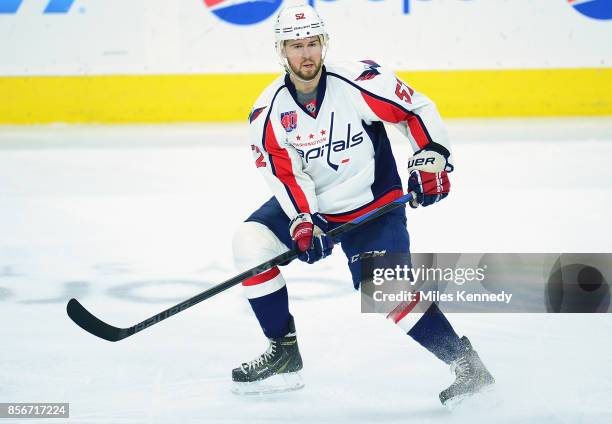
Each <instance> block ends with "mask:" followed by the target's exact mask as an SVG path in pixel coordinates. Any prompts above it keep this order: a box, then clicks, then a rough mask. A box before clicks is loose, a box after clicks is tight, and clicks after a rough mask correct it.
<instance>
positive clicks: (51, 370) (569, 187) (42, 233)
mask: <svg viewBox="0 0 612 424" xmlns="http://www.w3.org/2000/svg"><path fill="white" fill-rule="evenodd" d="M449 129H450V132H451V136H452V139H453V142H454V149H455V163H456V172H455V173H454V174H453V175H452V180H451V181H452V184H453V189H452V193H451V196H450V197H449V198H448V199H447V200H445V201H444V202H442V203H440V204H439V205H436V206H435V207H432V208H427V209H419V210H416V211H412V210H411V211H409V224H408V225H409V230H410V234H411V242H412V247H413V250H415V251H422V252H427V251H433V252H459V251H461V252H563V251H565V252H611V251H612V241H611V240H610V235H611V234H612V231H611V225H610V222H609V219H610V216H611V215H612V171H611V170H610V167H609V162H610V159H609V158H610V157H611V156H612V119H609V118H602V119H558V120H557V119H537V120H495V121H474V120H466V121H450V123H449ZM391 134H392V136H393V148H394V151H395V152H396V157H397V158H401V159H399V160H398V162H399V164H400V165H401V164H402V161H403V160H404V159H403V158H406V157H407V156H408V154H409V149H408V145H407V143H405V142H403V141H402V140H401V139H400V138H399V136H398V135H397V134H396V133H394V132H393V133H391ZM249 144H250V143H249V142H248V141H247V136H246V127H245V126H242V125H236V126H224V125H220V126H199V125H182V126H153V127H146V126H145V127H139V126H134V127H130V126H126V127H103V126H99V127H98V126H82V127H80V126H44V127H30V128H21V127H1V128H0V341H1V342H0V343H1V345H0V402H14V401H20V402H29V401H31V402H34V401H39V402H70V404H71V408H70V412H71V418H70V419H69V420H67V422H72V423H79V424H80V423H174V422H186V423H191V422H193V423H195V422H198V423H201V422H210V423H243V422H249V423H269V422H296V423H356V422H359V423H372V422H377V423H400V422H401V423H406V422H415V423H442V422H444V423H467V422H469V423H475V422H492V421H493V422H497V423H572V424H575V423H589V424H593V423H609V422H612V407H610V404H611V402H610V398H611V396H612V355H611V354H610V352H611V350H612V342H611V341H610V340H611V338H610V334H612V315H552V314H537V315H536V314H533V315H528V314H511V315H510V314H509V315H501V314H498V315H494V314H487V315H476V314H466V315H452V316H451V317H450V319H451V321H452V323H453V324H454V326H455V328H456V329H457V331H458V332H459V333H460V334H466V335H468V336H469V337H470V339H471V340H472V342H473V344H474V346H475V348H476V349H477V350H478V352H479V353H480V355H481V356H482V358H483V359H484V361H485V362H486V363H487V365H488V366H489V367H490V369H491V371H492V373H493V374H494V375H495V377H496V379H497V381H498V385H497V392H496V396H497V397H496V399H497V400H498V401H499V404H498V405H497V406H495V407H493V406H487V405H485V406H483V405H480V406H479V407H467V408H460V409H458V410H455V411H454V412H452V413H450V412H448V411H447V410H445V409H444V408H443V407H441V406H440V404H439V401H438V399H437V395H438V392H439V391H440V390H442V389H443V388H445V387H446V386H447V385H448V384H450V382H451V381H452V376H451V375H450V374H449V371H448V368H447V367H446V366H444V365H443V364H442V363H440V362H439V361H438V360H437V359H435V358H434V357H433V356H432V355H430V354H429V353H428V352H426V351H425V350H424V349H422V348H421V347H420V346H418V345H416V344H415V343H414V342H413V341H412V340H411V339H409V338H408V337H407V336H405V335H403V334H402V333H401V332H400V331H399V330H398V329H397V328H395V326H393V325H391V324H390V322H389V321H387V320H385V319H384V317H381V316H374V315H363V314H360V313H359V307H360V305H359V296H358V294H356V293H355V292H354V291H353V289H352V285H351V283H350V279H349V274H348V270H347V269H346V266H345V259H344V257H343V255H342V253H341V252H340V249H338V251H337V252H336V253H335V254H334V255H333V256H332V257H331V258H330V259H329V260H326V261H324V262H322V263H320V264H317V265H315V266H307V265H303V264H299V263H294V264H291V265H290V266H288V267H285V269H284V273H285V275H286V277H287V279H288V288H289V293H290V296H291V308H292V312H293V314H294V316H295V317H296V325H297V328H298V334H299V341H300V347H301V351H302V356H303V358H304V363H305V368H304V370H303V372H302V375H303V377H304V380H305V382H306V387H305V388H304V389H303V390H301V391H299V392H294V393H286V394H282V395H271V396H264V397H247V398H243V397H237V396H235V395H232V394H231V393H230V386H231V384H230V383H231V382H230V371H231V369H232V368H233V367H235V366H237V365H238V364H239V363H240V362H241V361H245V360H250V359H252V358H254V357H255V356H257V355H258V354H260V353H261V352H263V351H264V350H265V348H266V347H267V342H266V340H265V339H264V338H263V336H262V334H261V332H260V329H259V327H258V325H257V322H256V320H255V318H254V317H253V316H252V313H251V311H250V309H249V307H248V304H247V302H246V301H245V300H244V299H243V297H242V292H241V289H240V288H239V287H237V288H234V289H232V290H229V291H228V292H225V293H223V294H221V295H218V296H217V297H215V298H213V299H210V300H208V301H206V302H204V303H202V304H200V305H198V306H196V307H194V308H191V309H189V310H187V311H185V312H183V313H181V314H179V315H177V316H175V317H172V318H171V319H168V320H167V321H165V322H163V323H161V324H159V325H156V326H154V327H152V328H150V329H147V330H146V331H144V332H142V333H140V334H137V335H135V336H134V337H130V338H128V339H126V340H124V341H121V342H118V343H109V342H106V341H103V340H99V339H97V338H95V337H93V336H91V335H89V334H87V333H85V332H83V331H82V330H81V329H79V328H78V327H77V326H75V325H74V324H73V323H72V322H71V321H70V320H69V319H68V317H67V316H66V313H65V304H66V302H67V300H68V299H69V298H70V297H73V296H75V297H78V298H79V300H80V301H81V302H82V303H83V304H84V305H85V306H86V307H88V308H89V309H90V310H91V311H92V312H93V313H95V314H97V315H98V316H100V317H101V318H102V319H104V320H106V321H108V322H109V323H111V324H115V325H120V326H128V325H132V324H133V323H135V322H138V321H140V320H142V319H144V318H146V317H148V316H150V315H152V314H154V313H156V312H158V311H160V310H162V309H165V308H166V307H168V306H171V305H172V304H174V303H177V302H179V301H180V300H183V299H185V298H187V297H190V296H192V295H193V294H195V293H198V292H200V291H201V290H203V289H205V288H207V287H209V286H210V285H211V284H214V283H216V282H220V281H222V280H224V279H226V278H229V277H230V276H232V275H234V273H235V270H234V269H233V265H232V260H231V248H230V240H231V233H232V231H233V228H234V227H235V225H236V224H237V223H238V222H240V221H241V220H243V219H244V218H245V217H246V216H247V215H248V214H249V213H250V212H251V211H252V210H253V209H254V208H256V207H257V206H258V205H259V204H260V203H261V202H263V201H264V200H266V199H267V198H268V197H269V192H268V189H267V187H266V186H265V185H264V182H263V180H262V179H261V178H260V176H259V175H257V172H256V169H255V167H254V166H253V164H252V156H251V152H250V148H249ZM400 168H403V166H400ZM468 406H469V405H468ZM28 421H29V420H19V421H18V422H20V423H25V422H28ZM61 421H62V420H56V421H54V422H61ZM3 422H10V420H8V419H5V420H3ZM35 422H37V421H35Z"/></svg>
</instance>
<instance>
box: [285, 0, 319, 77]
mask: <svg viewBox="0 0 612 424" xmlns="http://www.w3.org/2000/svg"><path fill="white" fill-rule="evenodd" d="M274 36H275V41H276V43H275V44H276V52H277V54H278V56H279V58H280V60H281V64H282V65H283V66H284V67H285V69H288V65H287V59H286V57H285V54H284V51H283V48H284V44H285V41H287V40H300V39H303V38H309V37H314V36H318V37H319V40H320V41H321V46H322V48H323V53H322V57H323V58H325V53H326V52H327V43H328V40H329V36H328V35H327V31H326V30H325V23H324V22H323V19H321V17H320V16H319V14H318V13H317V11H316V10H315V9H314V8H313V7H312V6H309V5H307V4H303V5H299V6H288V7H285V8H283V9H282V10H281V11H280V12H279V13H278V16H277V18H276V24H275V25H274Z"/></svg>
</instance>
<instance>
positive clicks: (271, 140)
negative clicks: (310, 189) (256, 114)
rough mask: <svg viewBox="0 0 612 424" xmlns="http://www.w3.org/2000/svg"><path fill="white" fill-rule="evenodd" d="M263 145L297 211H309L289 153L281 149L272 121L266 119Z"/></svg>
mask: <svg viewBox="0 0 612 424" xmlns="http://www.w3.org/2000/svg"><path fill="white" fill-rule="evenodd" d="M265 146H266V150H267V152H268V154H269V155H270V160H271V161H272V163H273V164H274V171H275V172H274V175H276V177H277V178H278V179H279V180H280V181H281V182H282V183H283V184H284V185H285V187H287V191H288V193H289V195H290V196H291V197H292V200H293V204H294V205H295V206H296V208H297V209H298V212H306V213H310V205H309V204H308V200H307V199H306V195H305V194H304V191H303V190H302V187H300V185H299V184H298V183H297V181H296V179H295V175H294V174H293V164H292V163H291V158H290V157H289V153H287V151H286V150H285V149H282V148H281V147H280V145H279V144H278V140H276V136H275V135H274V129H273V128H272V122H271V121H269V120H268V123H267V124H266V129H265Z"/></svg>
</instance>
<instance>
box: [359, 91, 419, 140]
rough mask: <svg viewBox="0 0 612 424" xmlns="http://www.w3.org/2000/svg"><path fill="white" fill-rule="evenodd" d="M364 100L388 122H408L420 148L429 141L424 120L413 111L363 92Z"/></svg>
mask: <svg viewBox="0 0 612 424" xmlns="http://www.w3.org/2000/svg"><path fill="white" fill-rule="evenodd" d="M361 95H362V96H363V98H364V100H365V101H366V103H367V104H368V106H369V107H370V109H372V111H373V112H374V113H375V114H376V116H378V117H379V118H380V119H382V120H383V121H386V122H392V123H394V124H398V123H400V122H402V121H403V122H406V124H407V125H408V129H409V130H410V133H411V134H412V136H413V137H414V139H415V140H416V142H417V145H418V146H419V149H422V148H423V147H425V146H426V145H427V144H428V143H429V138H428V137H427V132H426V131H425V127H424V126H423V122H422V121H421V119H420V118H419V117H418V115H415V114H413V113H409V112H406V111H405V110H403V109H402V108H400V107H398V106H397V105H394V104H393V103H391V102H386V101H384V100H380V99H377V98H375V97H373V96H370V95H369V94H368V93H365V92H363V91H362V92H361Z"/></svg>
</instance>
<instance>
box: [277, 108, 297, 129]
mask: <svg viewBox="0 0 612 424" xmlns="http://www.w3.org/2000/svg"><path fill="white" fill-rule="evenodd" d="M297 120H298V115H297V112H296V111H295V110H292V111H291V112H283V113H281V116H280V121H281V125H282V126H283V128H284V129H285V131H287V132H288V133H290V132H291V131H293V130H294V129H296V128H297Z"/></svg>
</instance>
